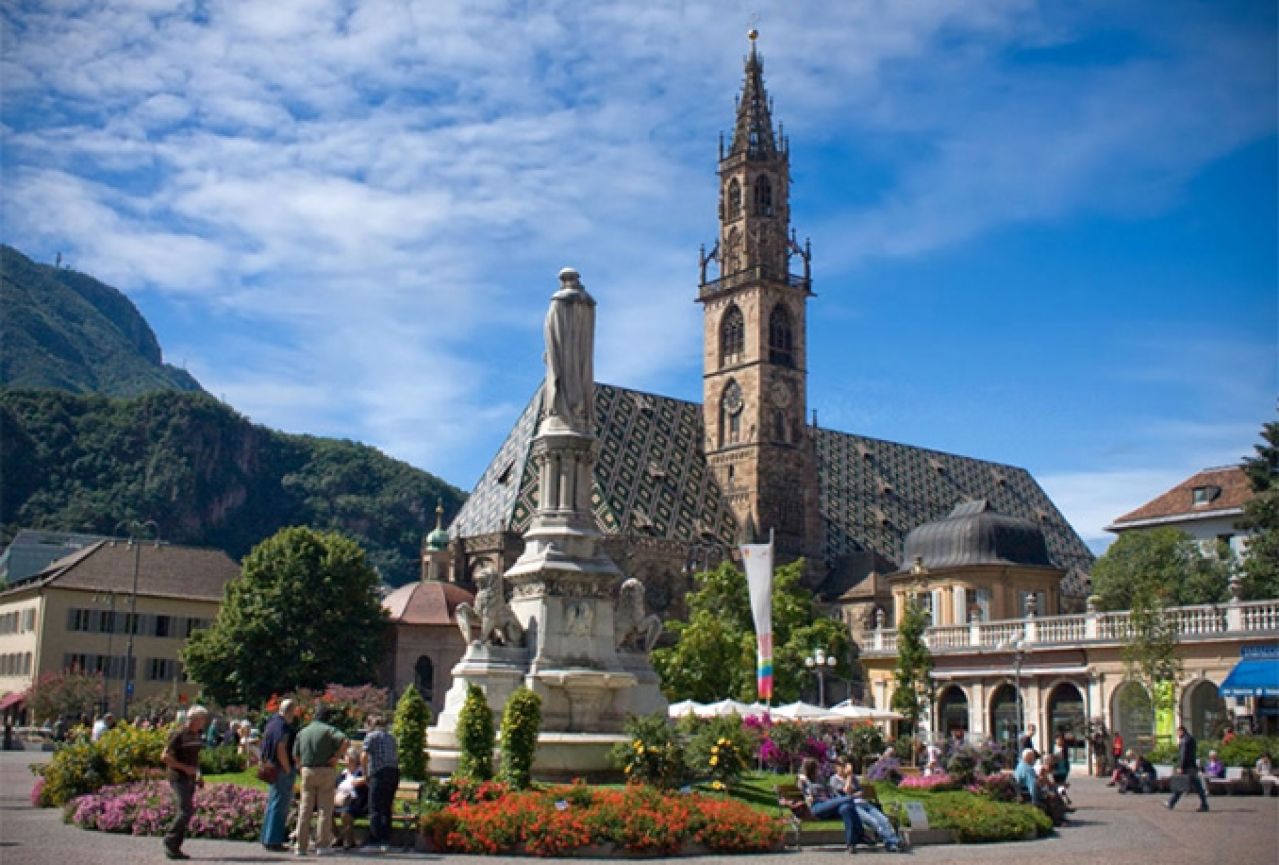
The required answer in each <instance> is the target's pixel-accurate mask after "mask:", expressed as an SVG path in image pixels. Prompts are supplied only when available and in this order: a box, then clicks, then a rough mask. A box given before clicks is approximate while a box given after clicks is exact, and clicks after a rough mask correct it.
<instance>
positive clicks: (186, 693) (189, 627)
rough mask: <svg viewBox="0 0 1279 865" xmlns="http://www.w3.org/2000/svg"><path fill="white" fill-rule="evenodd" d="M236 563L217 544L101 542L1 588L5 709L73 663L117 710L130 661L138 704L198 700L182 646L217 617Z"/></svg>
mask: <svg viewBox="0 0 1279 865" xmlns="http://www.w3.org/2000/svg"><path fill="white" fill-rule="evenodd" d="M239 570H240V569H239V566H238V565H236V563H235V562H234V561H232V560H231V558H230V557H229V556H227V554H226V553H224V552H222V551H221V550H213V549H204V548H196V547H183V546H175V545H172V544H157V543H156V542H154V541H137V542H130V541H127V540H105V541H100V542H98V543H95V544H93V545H92V546H89V547H87V548H85V549H83V550H81V551H79V552H77V553H74V554H72V555H70V556H67V557H66V558H63V559H59V560H58V561H56V562H53V563H52V564H50V565H49V566H48V567H46V568H44V569H43V570H41V571H39V572H38V573H36V574H34V575H32V576H30V577H28V578H27V579H25V580H22V581H20V582H18V583H15V584H12V585H10V586H8V587H7V588H6V589H5V590H4V591H3V592H0V710H3V711H5V712H6V713H7V714H10V715H16V716H18V717H23V712H24V707H23V705H22V704H23V702H24V697H25V695H26V693H27V691H28V690H29V689H30V688H31V686H32V685H33V684H34V683H35V682H36V681H38V680H39V678H40V677H41V676H43V675H46V674H49V673H59V672H63V671H67V670H77V671H82V672H89V673H95V674H99V675H101V676H102V682H103V702H104V703H105V705H106V706H107V707H108V708H109V709H110V710H111V711H113V712H116V713H121V711H122V709H123V703H124V692H125V684H126V667H131V670H130V675H129V676H128V677H127V678H128V679H129V680H131V683H132V688H133V691H132V696H131V697H130V698H129V702H130V703H131V704H132V705H134V706H136V705H139V704H140V703H142V702H143V701H145V700H146V699H147V698H148V697H154V696H159V695H169V696H170V697H185V698H188V699H189V698H192V697H194V696H195V694H196V692H197V690H198V686H197V685H195V684H194V683H192V682H188V681H187V680H186V677H185V675H184V673H183V670H182V667H181V664H180V662H179V660H178V652H179V650H180V649H181V648H182V646H183V645H184V644H185V643H186V639H187V637H189V636H190V635H191V633H192V632H194V631H195V630H197V629H200V628H206V627H208V626H209V625H210V624H212V622H213V619H214V617H215V616H216V615H217V612H218V606H219V604H220V603H221V601H222V590H223V587H224V586H225V585H226V583H227V581H229V580H231V579H232V578H233V577H235V576H237V575H238V574H239ZM131 631H132V639H133V651H132V664H131V665H130V664H128V662H127V658H128V654H129V640H130V632H131ZM23 719H24V720H26V721H27V722H28V723H38V722H44V721H47V720H50V719H46V718H30V717H25V718H23Z"/></svg>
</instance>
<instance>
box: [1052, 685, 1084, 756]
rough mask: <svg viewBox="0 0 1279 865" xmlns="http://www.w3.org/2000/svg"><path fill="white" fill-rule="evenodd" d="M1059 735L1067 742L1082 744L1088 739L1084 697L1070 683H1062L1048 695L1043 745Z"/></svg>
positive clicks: (1076, 687)
mask: <svg viewBox="0 0 1279 865" xmlns="http://www.w3.org/2000/svg"><path fill="white" fill-rule="evenodd" d="M1059 735H1062V736H1065V737H1066V741H1067V742H1070V741H1079V742H1082V741H1084V740H1085V739H1086V738H1087V737H1088V718H1087V715H1086V714H1085V712H1084V695H1083V693H1081V692H1080V690H1079V688H1078V686H1076V685H1074V684H1071V683H1070V682H1062V683H1061V684H1059V685H1058V686H1057V687H1055V688H1053V690H1052V693H1051V694H1049V695H1048V734H1047V735H1046V736H1045V737H1044V744H1045V745H1047V744H1048V743H1049V742H1050V741H1052V740H1055V739H1056V738H1057V736H1059ZM1050 736H1051V737H1052V738H1051V739H1050V738H1049V737H1050Z"/></svg>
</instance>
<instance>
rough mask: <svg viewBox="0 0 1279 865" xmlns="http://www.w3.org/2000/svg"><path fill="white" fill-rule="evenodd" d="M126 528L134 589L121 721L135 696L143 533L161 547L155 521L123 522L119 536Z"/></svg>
mask: <svg viewBox="0 0 1279 865" xmlns="http://www.w3.org/2000/svg"><path fill="white" fill-rule="evenodd" d="M121 526H124V527H126V528H127V529H128V530H129V546H131V547H133V589H132V591H130V593H129V617H128V619H127V620H126V624H125V628H126V629H127V630H128V632H129V643H128V647H127V648H126V649H125V653H124V696H123V698H122V700H121V705H120V719H121V720H122V721H123V720H127V719H128V717H129V698H130V697H131V696H133V638H134V636H135V635H136V634H137V632H138V573H139V572H140V571H141V570H142V538H141V537H140V535H142V533H143V531H144V530H145V529H147V528H150V530H151V533H152V534H153V535H154V538H155V545H156V546H157V547H158V546H160V527H159V526H158V525H156V523H155V520H146V521H145V522H140V521H138V520H121V521H120V522H118V523H116V527H115V531H113V532H112V534H117V533H118V532H119V530H120V527H121Z"/></svg>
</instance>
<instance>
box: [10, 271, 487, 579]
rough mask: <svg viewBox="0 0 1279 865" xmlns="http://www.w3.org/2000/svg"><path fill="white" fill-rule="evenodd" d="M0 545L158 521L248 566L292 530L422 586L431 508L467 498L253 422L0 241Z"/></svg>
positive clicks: (347, 447)
mask: <svg viewBox="0 0 1279 865" xmlns="http://www.w3.org/2000/svg"><path fill="white" fill-rule="evenodd" d="M0 310H2V311H3V316H4V318H3V333H2V334H0V336H2V339H0V540H4V541H8V540H9V539H11V538H12V537H13V536H14V535H15V534H16V533H17V531H18V529H20V528H35V529H53V530H60V531H75V532H89V533H98V534H112V533H113V532H114V529H115V528H116V526H117V525H119V523H120V521H121V520H128V519H138V520H155V521H156V523H157V524H158V525H159V527H160V537H161V538H162V539H163V540H166V541H171V542H174V543H184V544H194V545H198V546H211V547H218V548H220V549H223V550H226V551H227V552H228V553H229V554H231V555H232V556H234V557H236V558H239V557H241V556H243V555H244V554H245V553H247V552H248V551H249V550H250V549H251V548H252V547H253V545H254V544H256V543H258V542H259V541H261V540H263V539H264V538H266V537H268V536H270V535H271V534H273V533H274V532H275V531H276V530H278V529H280V528H283V527H284V526H291V525H307V526H313V527H315V528H319V529H337V530H340V531H342V532H345V533H346V534H348V535H350V536H351V537H353V538H354V539H355V540H356V541H358V542H359V543H360V545H361V546H362V547H363V548H364V550H365V552H366V553H367V554H368V557H369V561H370V563H371V564H373V565H374V566H375V567H376V568H377V569H378V570H379V571H380V572H381V574H382V577H383V579H385V580H386V581H387V582H389V583H391V584H393V585H400V584H402V583H405V582H408V581H410V580H413V579H416V578H417V576H418V574H419V564H418V561H419V555H420V548H421V542H422V537H423V535H424V534H425V533H426V532H428V531H430V529H431V527H433V526H434V524H435V505H436V501H437V499H438V500H442V501H443V503H444V511H445V516H446V517H447V518H449V519H451V518H452V515H453V514H455V513H457V511H458V508H460V507H461V503H462V499H463V498H464V493H463V492H462V491H461V490H459V489H457V488H456V487H453V486H451V485H450V484H448V483H446V482H445V481H443V480H441V479H439V478H438V477H435V476H434V475H431V474H428V473H427V472H424V471H421V470H419V469H416V468H414V467H413V466H410V465H409V464H407V463H404V462H400V461H399V460H395V459H392V458H390V457H388V456H386V455H385V454H383V453H382V452H381V451H378V450H377V449H376V448H372V447H369V446H368V445H363V444H359V443H356V442H351V441H343V440H336V439H326V438H319V437H316V436H304V435H289V434H286V433H281V432H277V431H275V430H272V429H269V428H267V427H263V426H259V425H257V424H253V423H251V422H250V421H249V420H248V419H247V418H245V417H243V416H241V415H240V414H238V413H236V412H235V411H234V410H233V409H232V408H230V407H229V406H227V405H225V404H223V403H221V402H219V401H218V400H216V399H214V398H213V397H212V396H210V395H209V394H207V393H205V392H204V391H203V390H202V389H201V388H200V385H199V383H198V382H197V381H196V380H195V379H194V378H192V377H191V376H190V375H188V374H187V373H186V372H184V371H183V370H180V369H177V368H175V367H172V366H169V365H168V364H165V363H164V362H163V359H162V355H161V351H160V344H159V342H158V341H157V340H156V336H155V333H154V332H153V331H152V330H151V327H150V326H149V325H148V324H147V322H146V320H145V319H144V318H143V317H142V315H141V313H139V312H138V310H137V308H136V307H134V305H133V303H132V302H131V301H130V300H129V299H128V298H127V297H125V296H124V294H122V293H121V292H119V291H117V290H116V289H114V288H112V287H110V286H108V285H104V284H102V283H101V282H99V281H97V280H96V279H94V278H93V277H90V276H86V275H84V274H81V273H76V272H74V271H71V270H66V269H62V268H54V267H49V266H47V265H42V264H36V263H35V262H33V261H31V260H30V259H29V258H27V257H26V256H25V255H23V254H22V253H21V252H18V251H17V250H16V249H12V248H11V247H7V246H0Z"/></svg>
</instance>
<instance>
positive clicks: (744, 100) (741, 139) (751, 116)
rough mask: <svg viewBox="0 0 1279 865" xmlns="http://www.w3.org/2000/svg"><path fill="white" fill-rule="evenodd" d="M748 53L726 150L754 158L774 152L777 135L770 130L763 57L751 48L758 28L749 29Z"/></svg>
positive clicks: (775, 150)
mask: <svg viewBox="0 0 1279 865" xmlns="http://www.w3.org/2000/svg"><path fill="white" fill-rule="evenodd" d="M746 35H747V37H748V38H749V39H750V41H751V53H750V54H749V55H748V56H747V57H746V76H745V81H744V82H743V83H742V95H741V97H740V98H739V99H738V100H737V123H736V124H735V125H734V127H733V144H732V147H730V148H729V153H730V154H732V155H734V156H736V155H737V154H739V153H745V154H746V155H747V157H749V158H752V159H755V158H760V157H767V156H772V155H773V154H775V153H776V152H777V138H776V136H775V135H774V133H773V118H772V112H771V110H770V106H769V104H768V93H767V92H766V91H765V90H764V61H763V60H762V59H760V56H759V52H758V51H757V50H756V48H755V40H756V39H758V38H759V31H758V30H751V31H750V32H749V33H748V34H746Z"/></svg>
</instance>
